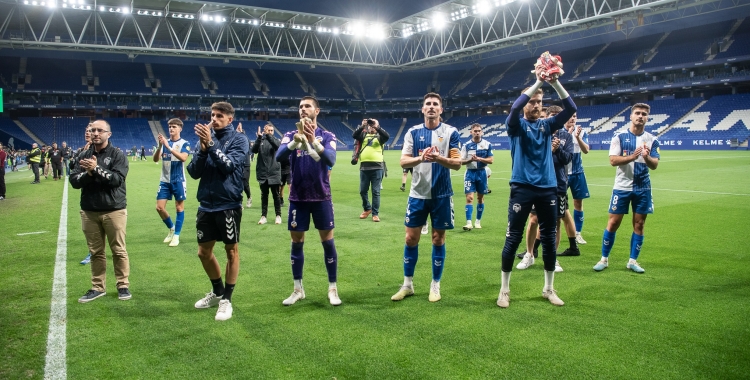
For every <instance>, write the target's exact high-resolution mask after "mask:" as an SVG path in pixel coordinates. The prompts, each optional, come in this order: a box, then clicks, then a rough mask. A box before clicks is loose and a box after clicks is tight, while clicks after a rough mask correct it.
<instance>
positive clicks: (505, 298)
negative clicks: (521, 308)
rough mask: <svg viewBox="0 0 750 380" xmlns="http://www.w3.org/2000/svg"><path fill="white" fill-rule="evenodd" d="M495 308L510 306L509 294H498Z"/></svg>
mask: <svg viewBox="0 0 750 380" xmlns="http://www.w3.org/2000/svg"><path fill="white" fill-rule="evenodd" d="M497 306H500V307H502V308H503V309H505V308H507V307H508V306H510V292H503V291H501V292H500V295H499V296H498V297H497Z"/></svg>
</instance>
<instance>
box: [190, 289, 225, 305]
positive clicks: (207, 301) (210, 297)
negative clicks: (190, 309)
mask: <svg viewBox="0 0 750 380" xmlns="http://www.w3.org/2000/svg"><path fill="white" fill-rule="evenodd" d="M219 301H221V297H217V296H216V294H214V292H209V293H206V296H205V297H203V298H201V299H199V300H198V302H196V303H195V308H196V309H208V308H209V307H214V306H216V305H218V304H219Z"/></svg>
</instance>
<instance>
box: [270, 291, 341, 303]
mask: <svg viewBox="0 0 750 380" xmlns="http://www.w3.org/2000/svg"><path fill="white" fill-rule="evenodd" d="M329 295H330V293H329ZM303 299H305V289H302V288H294V291H293V292H292V295H291V296H289V298H287V299H285V300H283V301H281V303H282V304H284V306H290V305H294V304H295V303H297V301H299V300H303ZM339 302H340V301H339Z"/></svg>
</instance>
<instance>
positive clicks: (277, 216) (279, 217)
mask: <svg viewBox="0 0 750 380" xmlns="http://www.w3.org/2000/svg"><path fill="white" fill-rule="evenodd" d="M274 224H281V215H276V220H275V221H274Z"/></svg>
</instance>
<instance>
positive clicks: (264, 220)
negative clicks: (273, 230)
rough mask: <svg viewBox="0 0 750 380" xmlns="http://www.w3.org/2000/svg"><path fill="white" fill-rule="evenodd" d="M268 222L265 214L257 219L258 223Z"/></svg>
mask: <svg viewBox="0 0 750 380" xmlns="http://www.w3.org/2000/svg"><path fill="white" fill-rule="evenodd" d="M266 223H268V219H266V217H265V216H261V217H260V220H259V221H258V224H266Z"/></svg>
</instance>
